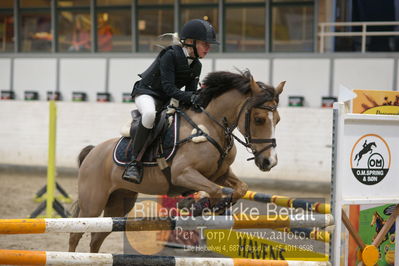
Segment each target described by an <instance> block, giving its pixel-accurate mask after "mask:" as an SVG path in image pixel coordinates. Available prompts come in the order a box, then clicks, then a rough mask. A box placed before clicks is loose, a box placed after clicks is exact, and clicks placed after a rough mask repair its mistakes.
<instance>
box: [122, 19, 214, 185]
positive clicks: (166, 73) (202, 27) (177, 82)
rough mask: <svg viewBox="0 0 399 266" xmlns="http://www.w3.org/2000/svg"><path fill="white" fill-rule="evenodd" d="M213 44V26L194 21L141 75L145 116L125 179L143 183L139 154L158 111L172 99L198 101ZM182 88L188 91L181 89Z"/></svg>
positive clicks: (138, 90)
mask: <svg viewBox="0 0 399 266" xmlns="http://www.w3.org/2000/svg"><path fill="white" fill-rule="evenodd" d="M211 44H218V42H217V41H216V34H215V30H214V29H213V27H212V25H211V24H210V23H208V22H207V21H204V20H201V19H194V20H190V21H189V22H187V23H186V24H185V25H184V26H183V29H182V31H181V33H180V44H179V45H172V46H168V47H166V48H165V49H163V50H162V51H161V52H160V53H159V54H158V56H157V57H156V59H155V61H154V62H153V63H152V64H151V65H150V67H149V68H148V69H147V70H146V71H144V72H143V73H142V74H141V75H139V76H140V77H141V80H140V81H138V82H136V83H135V85H134V87H133V91H132V97H134V99H135V103H136V106H137V109H138V111H139V112H140V113H141V120H140V124H139V126H138V128H137V131H136V134H135V136H134V140H133V142H132V149H133V154H132V158H131V162H130V163H129V165H127V167H126V169H125V171H124V173H123V176H122V178H123V179H125V180H127V181H130V182H133V183H137V184H140V183H141V180H142V177H143V168H142V166H141V162H139V161H138V160H137V155H138V154H139V153H140V151H141V149H142V148H143V146H144V143H145V141H146V139H147V136H148V133H149V131H150V130H151V128H152V127H153V126H154V121H155V117H156V114H157V111H158V110H159V109H160V108H161V107H162V106H165V105H166V104H168V103H169V102H170V100H171V98H174V99H176V100H178V101H179V103H180V104H182V105H184V106H187V107H188V106H190V105H192V104H193V103H194V102H195V99H196V95H195V94H194V92H195V91H196V90H197V86H198V81H199V76H200V74H201V66H202V65H201V62H200V61H199V58H204V57H205V56H206V55H207V54H208V52H209V49H210V45H211ZM182 87H185V91H181V90H180V89H181V88H182ZM132 137H133V136H132Z"/></svg>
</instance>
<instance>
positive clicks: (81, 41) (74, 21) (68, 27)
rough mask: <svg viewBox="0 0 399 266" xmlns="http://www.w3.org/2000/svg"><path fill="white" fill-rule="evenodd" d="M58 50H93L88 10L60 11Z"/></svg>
mask: <svg viewBox="0 0 399 266" xmlns="http://www.w3.org/2000/svg"><path fill="white" fill-rule="evenodd" d="M58 50H59V51H60V52H90V51H91V20H90V14H89V13H88V12H80V11H62V12H59V16H58Z"/></svg>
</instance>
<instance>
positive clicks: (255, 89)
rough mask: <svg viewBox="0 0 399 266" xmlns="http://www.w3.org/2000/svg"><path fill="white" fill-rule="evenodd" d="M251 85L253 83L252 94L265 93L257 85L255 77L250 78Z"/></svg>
mask: <svg viewBox="0 0 399 266" xmlns="http://www.w3.org/2000/svg"><path fill="white" fill-rule="evenodd" d="M250 83H251V91H252V93H253V94H254V95H255V94H259V93H261V92H262V91H263V89H262V88H261V87H260V86H259V85H258V84H257V83H256V81H255V80H254V77H252V75H251V77H250Z"/></svg>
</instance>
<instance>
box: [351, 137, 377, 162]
mask: <svg viewBox="0 0 399 266" xmlns="http://www.w3.org/2000/svg"><path fill="white" fill-rule="evenodd" d="M373 146H374V147H377V145H376V144H375V142H374V141H373V142H370V143H369V144H367V140H366V141H365V142H364V144H363V149H362V150H361V151H359V153H357V154H356V156H355V159H354V161H356V159H357V165H359V161H360V159H362V156H363V154H366V153H368V152H370V153H372V152H373V149H372V148H373Z"/></svg>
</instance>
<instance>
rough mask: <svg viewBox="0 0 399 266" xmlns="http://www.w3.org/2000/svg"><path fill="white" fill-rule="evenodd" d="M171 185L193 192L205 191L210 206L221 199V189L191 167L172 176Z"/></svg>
mask: <svg viewBox="0 0 399 266" xmlns="http://www.w3.org/2000/svg"><path fill="white" fill-rule="evenodd" d="M171 181H172V184H173V185H175V186H180V187H185V188H188V189H192V190H195V191H205V192H206V193H208V194H209V196H210V202H211V205H213V204H215V203H216V202H217V201H218V200H220V199H221V198H222V197H223V192H222V188H221V187H220V186H219V185H217V184H216V183H214V182H212V181H210V180H209V179H208V178H206V177H205V176H203V175H202V174H201V173H200V172H199V171H197V170H196V169H194V168H192V167H186V168H185V169H184V170H182V171H181V172H180V173H178V174H172V179H171Z"/></svg>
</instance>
